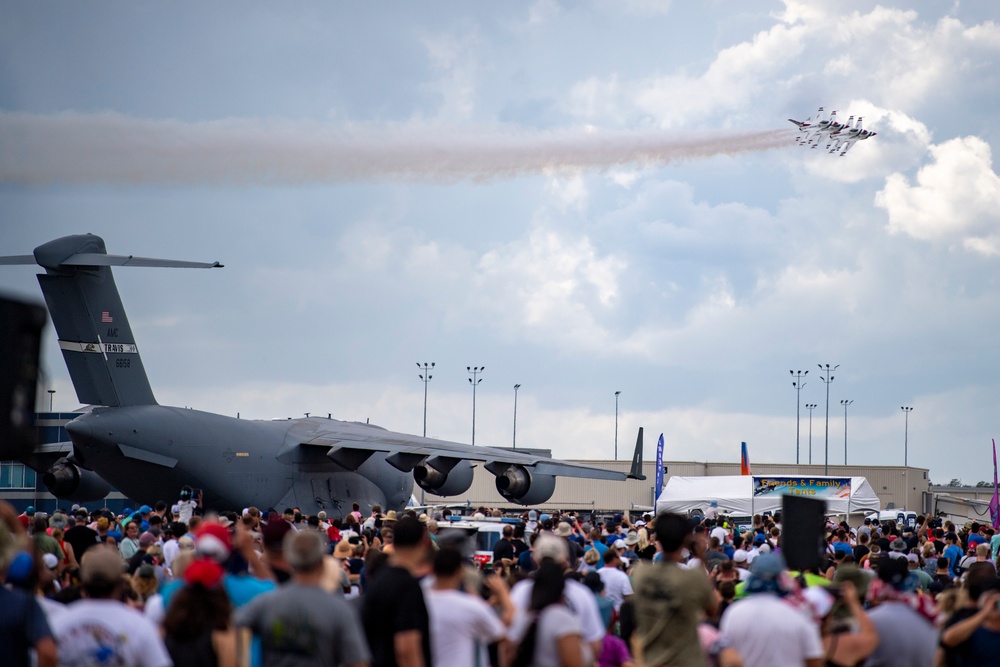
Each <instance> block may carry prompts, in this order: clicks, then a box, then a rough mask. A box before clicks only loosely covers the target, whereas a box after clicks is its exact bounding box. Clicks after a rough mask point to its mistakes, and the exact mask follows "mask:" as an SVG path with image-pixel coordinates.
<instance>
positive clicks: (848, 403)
mask: <svg viewBox="0 0 1000 667" xmlns="http://www.w3.org/2000/svg"><path fill="white" fill-rule="evenodd" d="M853 402H854V401H849V400H847V399H846V398H845V399H843V400H842V401H841V402H840V404H841V405H843V406H844V465H845V466H846V465H847V406H848V405H850V404H851V403H853Z"/></svg>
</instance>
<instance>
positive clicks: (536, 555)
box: [511, 533, 604, 655]
mask: <svg viewBox="0 0 1000 667" xmlns="http://www.w3.org/2000/svg"><path fill="white" fill-rule="evenodd" d="M531 555H532V561H533V562H534V564H535V565H536V566H537V567H540V566H541V564H542V563H545V562H547V561H551V562H552V563H555V564H556V565H558V566H560V567H561V568H562V569H563V571H564V572H565V571H567V570H568V569H569V547H568V542H567V540H565V539H564V538H561V537H558V536H556V535H553V534H552V533H543V534H541V535H539V536H538V537H537V538H535V541H534V542H533V543H532V551H531ZM537 572H538V570H537V569H536V570H535V573H534V574H537ZM534 585H535V580H534V578H533V577H532V578H528V579H524V580H522V581H519V582H517V583H516V584H515V585H514V588H512V589H511V599H512V600H513V602H514V606H515V607H516V608H517V610H518V614H519V615H522V614H528V613H529V610H530V605H531V600H532V597H531V590H532V588H533V587H534ZM564 594H565V596H566V599H567V602H568V605H569V607H570V609H571V610H572V612H573V614H574V615H575V616H576V618H577V621H578V622H579V624H580V627H581V628H582V630H583V640H584V641H585V642H586V643H587V647H586V648H587V650H588V654H589V655H597V654H598V653H600V650H601V641H602V640H603V639H604V623H603V622H602V621H601V615H600V612H599V611H598V608H597V602H596V601H595V600H594V594H593V593H592V592H591V590H590V589H589V588H587V587H586V586H584V585H583V584H582V583H580V582H579V581H576V580H575V579H570V578H567V581H566V585H565V593H564Z"/></svg>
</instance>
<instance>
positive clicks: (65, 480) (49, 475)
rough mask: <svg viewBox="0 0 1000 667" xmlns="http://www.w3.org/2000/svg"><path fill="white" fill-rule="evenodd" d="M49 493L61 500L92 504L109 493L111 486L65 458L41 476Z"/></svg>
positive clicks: (92, 472)
mask: <svg viewBox="0 0 1000 667" xmlns="http://www.w3.org/2000/svg"><path fill="white" fill-rule="evenodd" d="M42 483H43V484H45V487H46V488H47V489H48V490H49V493H51V494H52V495H54V496H55V497H56V498H60V499H62V500H77V501H80V502H92V501H94V500H100V499H101V498H104V497H105V496H107V495H108V494H109V493H111V485H109V484H108V483H107V482H105V481H104V480H103V479H101V476H100V475H98V474H97V473H96V472H94V471H93V470H86V469H84V468H81V467H80V466H78V465H76V464H75V463H73V462H72V461H69V460H67V459H65V458H63V459H59V460H58V461H56V462H55V464H53V466H52V467H51V468H49V469H48V470H46V471H45V474H43V475H42Z"/></svg>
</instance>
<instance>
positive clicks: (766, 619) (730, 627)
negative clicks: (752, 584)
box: [719, 593, 824, 667]
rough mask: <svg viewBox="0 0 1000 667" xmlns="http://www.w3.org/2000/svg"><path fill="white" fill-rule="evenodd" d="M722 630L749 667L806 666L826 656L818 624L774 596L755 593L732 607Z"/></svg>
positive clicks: (723, 622)
mask: <svg viewBox="0 0 1000 667" xmlns="http://www.w3.org/2000/svg"><path fill="white" fill-rule="evenodd" d="M719 630H720V631H721V632H722V634H723V636H724V637H726V639H728V640H729V641H730V642H731V644H732V646H733V648H735V649H736V650H737V651H738V652H739V654H740V655H741V656H743V664H744V666H745V667H772V666H773V665H777V664H781V665H802V664H804V663H805V661H806V660H809V659H814V658H822V657H823V655H824V653H823V642H822V640H821V639H820V635H819V628H818V627H817V626H816V624H815V623H813V622H812V621H811V620H810V619H808V618H806V616H805V614H803V613H802V612H801V611H799V610H797V609H795V608H793V607H792V606H791V605H790V604H788V603H787V602H784V601H783V600H782V599H781V598H779V597H778V596H776V595H772V594H771V593H754V594H752V595H749V596H748V597H745V598H743V599H742V600H737V601H736V602H734V603H733V604H731V605H730V606H729V607H728V608H727V609H726V611H725V613H724V614H723V615H722V621H721V623H720V624H719Z"/></svg>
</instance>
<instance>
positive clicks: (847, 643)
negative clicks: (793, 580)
mask: <svg viewBox="0 0 1000 667" xmlns="http://www.w3.org/2000/svg"><path fill="white" fill-rule="evenodd" d="M848 567H850V569H852V570H853V572H855V573H856V574H854V575H853V576H850V575H849V576H844V577H842V578H841V580H840V582H839V584H838V585H837V586H838V588H837V591H838V593H839V599H837V600H834V598H833V595H831V594H830V593H828V592H826V590H825V589H824V588H822V587H819V586H817V587H813V588H810V589H808V590H809V591H811V592H815V593H816V595H817V596H820V598H821V599H822V600H823V601H824V602H823V603H821V604H822V605H825V607H826V608H823V607H821V608H819V609H816V610H815V611H816V612H817V613H816V616H818V617H820V618H823V620H822V635H823V651H824V654H825V658H826V667H854V666H855V665H859V664H861V663H862V662H863V661H864V659H865V658H867V657H868V656H869V655H871V653H872V651H874V650H875V647H876V646H878V632H877V631H876V630H875V625H874V624H873V623H872V621H871V619H870V618H868V614H866V613H865V610H864V607H863V606H862V603H861V596H860V595H859V592H858V589H857V588H855V586H854V581H855V580H856V578H857V577H858V576H860V577H864V576H865V575H864V574H863V573H861V571H860V570H858V569H857V568H856V567H854V566H845V568H844V569H843V570H838V572H843V571H846V569H847V568H848ZM827 608H828V609H829V611H830V613H829V614H827V613H824V612H826V611H827ZM824 617H825V618H824ZM855 628H856V629H855Z"/></svg>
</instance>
